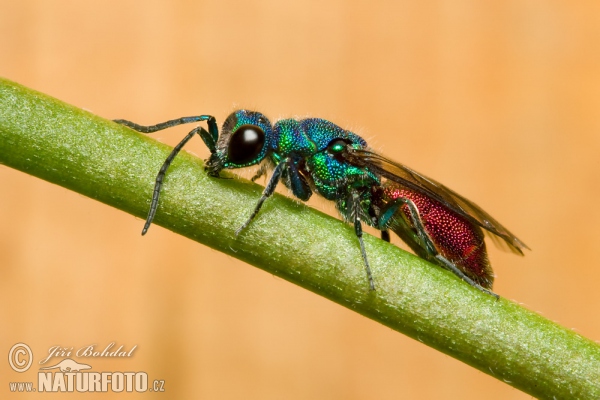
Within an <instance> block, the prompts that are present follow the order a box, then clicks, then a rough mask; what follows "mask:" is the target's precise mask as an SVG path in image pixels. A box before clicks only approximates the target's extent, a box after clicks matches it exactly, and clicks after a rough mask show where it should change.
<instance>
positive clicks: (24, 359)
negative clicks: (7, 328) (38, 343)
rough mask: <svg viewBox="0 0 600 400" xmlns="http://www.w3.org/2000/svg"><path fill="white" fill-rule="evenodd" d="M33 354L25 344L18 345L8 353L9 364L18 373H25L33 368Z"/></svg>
mask: <svg viewBox="0 0 600 400" xmlns="http://www.w3.org/2000/svg"><path fill="white" fill-rule="evenodd" d="M32 362H33V353H32V352H31V349H30V348H29V346H27V345H26V344H25V343H17V344H15V345H14V346H13V347H11V348H10V351H9V352H8V363H9V364H10V366H11V367H12V369H14V370H15V371H17V372H25V371H27V370H28V369H29V367H31V363H32Z"/></svg>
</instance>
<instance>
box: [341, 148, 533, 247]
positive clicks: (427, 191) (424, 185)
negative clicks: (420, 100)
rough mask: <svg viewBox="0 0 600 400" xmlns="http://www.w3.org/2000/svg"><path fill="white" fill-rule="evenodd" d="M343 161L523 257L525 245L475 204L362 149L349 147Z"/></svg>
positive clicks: (432, 181) (436, 183) (398, 164)
mask: <svg viewBox="0 0 600 400" xmlns="http://www.w3.org/2000/svg"><path fill="white" fill-rule="evenodd" d="M343 158H344V159H345V160H346V161H347V162H349V163H350V164H352V165H356V166H358V167H361V168H367V169H369V170H370V171H372V172H374V173H376V174H378V175H380V176H382V177H384V178H386V179H389V180H391V181H393V182H396V183H398V184H400V185H403V186H405V187H407V188H409V189H412V190H414V191H416V192H419V193H422V194H424V195H426V196H428V197H430V198H432V199H434V200H437V201H439V202H440V203H442V204H444V205H445V206H446V207H448V208H449V209H451V210H452V211H454V212H456V213H457V214H460V215H462V216H463V217H465V218H466V219H467V220H469V221H471V222H472V223H473V224H475V225H479V226H480V227H482V228H483V229H485V230H487V231H488V232H490V233H493V234H494V235H496V236H498V237H500V238H502V239H503V240H504V241H505V242H506V244H507V245H508V246H509V248H510V249H511V250H512V251H514V252H515V253H518V254H523V249H529V247H527V245H526V244H525V243H523V242H522V241H521V240H519V239H518V238H517V237H516V236H515V235H513V234H512V233H510V232H509V230H508V229H506V228H505V227H503V226H502V225H501V224H500V223H499V222H498V221H496V220H495V219H494V218H492V216H491V215H489V214H488V213H487V212H485V211H484V210H483V209H482V208H481V207H479V206H478V205H477V204H475V203H473V202H472V201H470V200H467V199H465V198H464V197H462V196H461V195H460V194H458V193H456V192H455V191H453V190H451V189H448V188H447V187H446V186H444V185H442V184H441V183H439V182H436V181H434V180H433V179H431V178H428V177H426V176H424V175H421V174H419V173H418V172H416V171H413V170H412V169H410V168H408V167H406V166H404V165H402V164H400V163H396V162H394V161H391V160H388V159H387V158H385V157H383V156H381V155H379V154H376V153H373V152H371V151H368V150H364V149H353V148H351V147H350V146H349V147H348V148H347V151H346V152H344V154H343Z"/></svg>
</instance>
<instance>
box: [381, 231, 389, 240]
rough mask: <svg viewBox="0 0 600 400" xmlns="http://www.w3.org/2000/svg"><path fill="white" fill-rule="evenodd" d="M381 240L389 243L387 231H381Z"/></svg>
mask: <svg viewBox="0 0 600 400" xmlns="http://www.w3.org/2000/svg"><path fill="white" fill-rule="evenodd" d="M381 240H385V241H386V242H388V243H389V242H390V231H388V230H387V229H386V230H384V231H381Z"/></svg>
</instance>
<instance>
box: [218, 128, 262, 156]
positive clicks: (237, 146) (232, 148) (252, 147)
mask: <svg viewBox="0 0 600 400" xmlns="http://www.w3.org/2000/svg"><path fill="white" fill-rule="evenodd" d="M264 145H265V133H264V132H263V130H262V129H260V128H259V127H258V126H256V125H242V126H240V127H239V128H238V129H237V130H236V131H235V132H233V134H232V135H231V138H230V140H229V146H228V147H227V159H228V160H229V161H230V162H232V163H234V164H238V165H241V164H249V163H252V162H253V161H255V159H256V158H257V157H258V156H259V155H260V154H261V152H262V149H263V147H264Z"/></svg>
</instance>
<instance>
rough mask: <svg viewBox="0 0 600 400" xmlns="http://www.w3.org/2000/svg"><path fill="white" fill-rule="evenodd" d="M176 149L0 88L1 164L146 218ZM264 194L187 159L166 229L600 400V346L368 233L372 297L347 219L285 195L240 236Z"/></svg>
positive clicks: (474, 361)
mask: <svg viewBox="0 0 600 400" xmlns="http://www.w3.org/2000/svg"><path fill="white" fill-rule="evenodd" d="M115 117H124V116H123V115H119V116H115ZM169 152H170V148H169V147H168V146H166V145H163V144H160V143H158V142H156V141H155V140H153V139H152V138H149V137H147V136H144V135H141V134H138V133H136V132H133V131H132V130H130V129H127V128H124V127H122V126H119V125H117V124H115V123H113V122H111V121H108V120H105V119H103V118H100V117H97V116H95V115H93V114H91V113H89V112H86V111H83V110H80V109H78V108H75V107H73V106H70V105H67V104H65V103H63V102H60V101H58V100H56V99H53V98H51V97H48V96H46V95H43V94H40V93H38V92H35V91H32V90H30V89H27V88H25V87H23V86H20V85H18V84H15V83H13V82H10V81H8V80H2V79H0V162H1V163H3V164H5V165H7V166H10V167H12V168H16V169H18V170H21V171H24V172H26V173H28V174H31V175H34V176H37V177H39V178H42V179H45V180H47V181H49V182H53V183H56V184H58V185H61V186H63V187H65V188H68V189H71V190H74V191H76V192H78V193H81V194H84V195H86V196H89V197H91V198H93V199H96V200H99V201H101V202H103V203H106V204H108V205H111V206H113V207H116V208H119V209H121V210H123V211H126V212H128V213H131V214H133V215H135V216H138V217H141V218H145V216H146V214H147V211H148V206H149V200H150V197H151V194H152V189H153V185H154V180H155V177H156V173H157V171H158V170H159V168H160V166H161V165H162V163H163V161H164V160H165V158H166V156H167V155H168V153H169ZM261 190H262V188H261V187H260V186H258V185H255V184H251V183H249V182H247V181H245V180H242V179H215V178H210V177H208V176H207V175H206V173H205V172H204V170H203V164H202V162H201V161H200V160H198V159H197V158H195V157H193V156H191V155H189V154H187V153H185V152H182V153H181V154H180V155H179V156H177V158H176V159H175V162H174V163H173V165H172V166H171V169H170V170H169V173H168V174H167V178H166V180H165V185H164V188H163V191H162V195H161V199H160V206H159V210H158V214H157V216H156V220H155V223H156V224H158V225H161V226H164V227H165V228H167V229H170V230H172V231H174V232H177V233H179V234H181V235H184V236H186V237H188V238H190V239H193V240H196V241H198V242H200V243H202V244H205V245H207V246H210V247H212V248H214V249H217V250H219V251H222V252H224V253H227V254H229V255H231V256H233V257H236V258H238V259H240V260H243V261H245V262H247V263H249V264H252V265H254V266H256V267H258V268H261V269H263V270H265V271H267V272H269V273H271V274H274V275H277V276H279V277H282V278H283V279H286V280H288V281H290V282H293V283H296V284H298V285H300V286H302V287H304V288H306V289H308V290H310V291H313V292H315V293H317V294H319V295H321V296H324V297H326V298H328V299H330V300H333V301H335V302H337V303H339V304H341V305H343V306H345V307H348V308H350V309H352V310H354V311H356V312H358V313H360V314H362V315H364V316H366V317H368V318H371V319H373V320H375V321H378V322H380V323H382V324H384V325H387V326H389V327H390V328H392V329H395V330H397V331H399V332H402V333H404V334H406V335H408V336H410V337H412V338H415V339H417V340H419V341H421V342H423V343H425V344H427V345H428V346H431V347H434V348H436V349H438V350H440V351H442V352H444V353H446V354H448V355H450V356H452V357H455V358H457V359H459V360H462V361H463V362H465V363H467V364H469V365H472V366H473V367H475V368H477V369H479V370H481V371H483V372H485V373H487V374H489V375H492V376H494V377H496V378H498V379H501V380H503V381H505V382H507V383H509V384H510V385H513V386H514V387H516V388H519V389H521V390H523V391H525V392H527V393H530V394H531V395H533V396H536V397H539V398H548V399H551V398H578V399H583V398H589V399H597V398H600V347H599V346H598V345H597V344H596V343H593V342H592V341H590V340H588V339H586V338H584V337H582V336H580V335H578V334H576V333H574V332H572V331H571V330H568V329H565V328H563V327H561V326H559V325H557V324H555V323H553V322H551V321H548V320H546V319H545V318H542V317H541V316H539V315H537V314H535V313H533V312H531V311H529V310H527V309H525V308H523V307H521V306H519V305H517V304H515V303H513V302H510V301H508V300H506V299H503V298H501V299H500V300H496V299H494V298H493V297H492V296H489V295H485V294H483V293H481V292H479V291H477V290H475V289H473V288H471V287H470V286H468V285H466V284H465V283H463V282H461V281H460V280H458V279H457V278H456V277H454V276H453V275H452V274H451V273H449V272H447V271H444V270H442V269H441V268H439V267H436V266H432V265H431V264H429V263H427V262H426V261H424V260H422V259H420V258H417V257H415V256H413V255H411V254H409V253H406V252H405V251H403V250H401V249H399V248H398V247H396V246H394V245H391V244H389V243H386V242H384V241H382V240H379V239H376V238H374V237H372V236H370V235H366V237H365V245H366V248H367V252H368V255H369V259H370V262H371V266H372V269H373V276H374V278H375V284H376V286H377V290H376V291H369V286H368V282H367V278H366V274H365V271H364V267H363V264H362V259H361V256H360V250H359V246H358V242H357V240H356V237H355V235H354V231H353V229H352V228H351V227H350V226H348V225H346V224H344V223H343V222H341V221H339V220H336V219H334V218H332V217H329V216H327V215H324V214H322V213H320V212H318V211H315V210H313V209H310V208H307V207H305V206H304V205H301V204H298V203H297V202H295V201H293V200H291V199H288V198H286V197H284V196H280V195H274V196H273V198H271V199H269V200H268V201H267V202H266V203H265V205H264V207H263V209H262V210H261V212H260V214H259V215H258V217H257V218H256V219H255V220H254V221H253V222H252V224H251V225H250V226H249V227H248V228H247V229H246V230H245V231H244V232H242V233H241V234H240V236H238V237H236V236H235V234H234V232H235V230H236V229H237V228H238V227H240V226H241V225H242V224H243V223H244V221H245V220H246V219H247V218H248V216H249V214H250V212H251V210H252V208H253V207H254V205H255V204H256V201H257V200H258V198H259V196H260V193H261ZM15 196H18V194H15ZM140 228H141V225H140ZM151 231H152V229H151V230H150V232H151ZM199 262H200V261H199ZM449 373H451V372H449Z"/></svg>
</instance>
